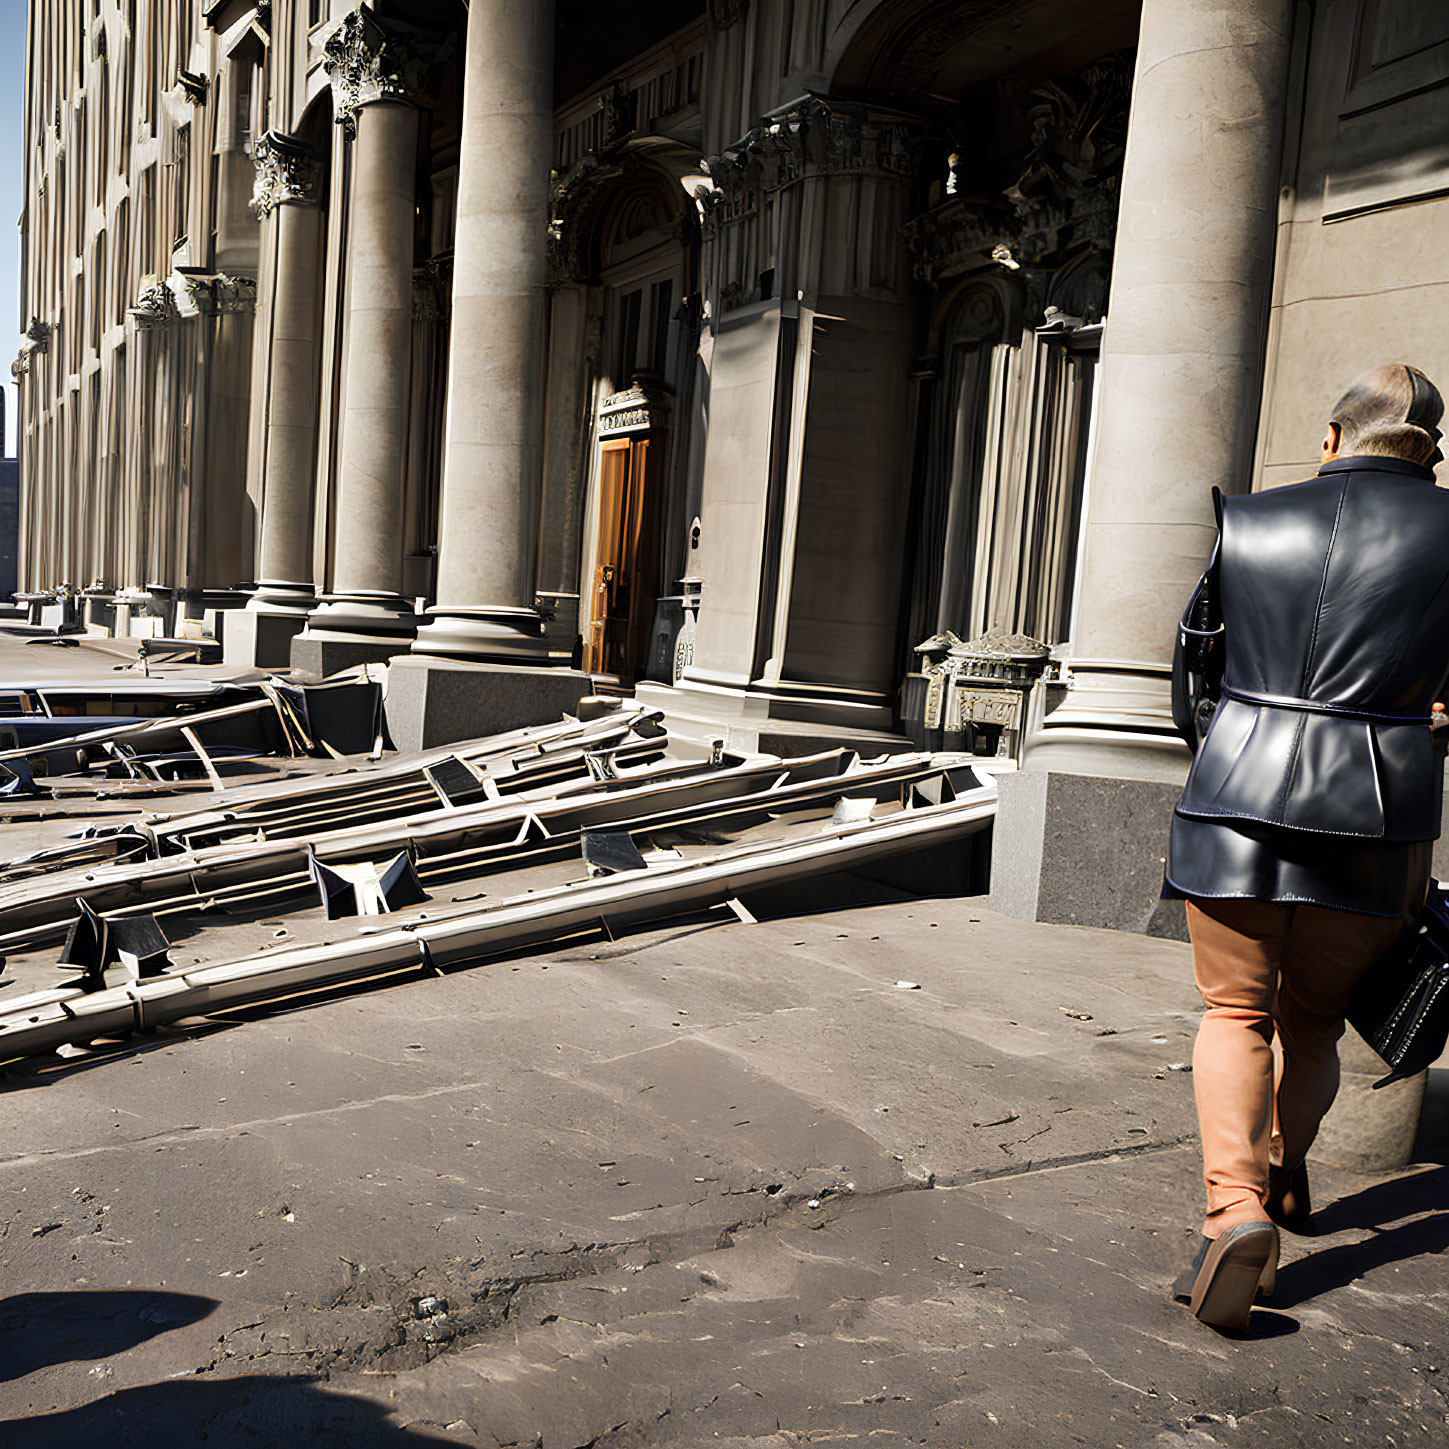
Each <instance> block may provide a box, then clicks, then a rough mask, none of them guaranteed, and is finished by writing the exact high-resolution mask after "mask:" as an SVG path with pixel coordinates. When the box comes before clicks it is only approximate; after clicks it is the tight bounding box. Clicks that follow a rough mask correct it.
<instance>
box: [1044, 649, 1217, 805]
mask: <svg viewBox="0 0 1449 1449" xmlns="http://www.w3.org/2000/svg"><path fill="white" fill-rule="evenodd" d="M1068 678H1069V688H1068V689H1067V692H1066V695H1065V698H1064V699H1063V700H1062V702H1061V703H1060V704H1059V705H1058V706H1057V707H1056V708H1055V709H1053V710H1052V711H1051V713H1049V714H1048V715H1047V716H1046V717H1045V718H1044V719H1043V720H1042V723H1041V727H1040V728H1039V729H1037V730H1035V731H1033V732H1032V733H1031V734H1030V735H1029V736H1028V737H1027V740H1026V746H1025V750H1024V752H1023V756H1022V758H1023V760H1024V762H1025V764H1026V766H1027V768H1029V769H1033V770H1050V771H1060V772H1062V773H1066V774H1075V775H1095V776H1121V777H1123V778H1126V779H1135V780H1161V781H1165V782H1168V783H1175V784H1176V786H1177V788H1178V789H1179V790H1180V789H1181V788H1182V783H1183V781H1184V780H1185V779H1186V777H1187V767H1188V764H1189V763H1190V760H1189V756H1188V751H1187V746H1186V745H1185V744H1183V742H1182V739H1181V737H1180V736H1179V735H1178V733H1177V726H1176V725H1174V724H1173V722H1172V671H1171V669H1170V668H1169V667H1168V666H1167V665H1165V664H1131V663H1122V662H1119V661H1116V660H1096V659H1074V660H1072V661H1071V663H1070V665H1069V675H1068Z"/></svg>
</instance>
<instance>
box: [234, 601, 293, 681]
mask: <svg viewBox="0 0 1449 1449" xmlns="http://www.w3.org/2000/svg"><path fill="white" fill-rule="evenodd" d="M306 624H307V616H306V615H305V614H300V613H298V614H272V613H266V612H263V611H261V610H257V609H233V610H231V611H230V613H228V614H227V616H226V620H225V630H224V632H223V634H222V639H221V652H222V658H223V659H224V660H225V661H226V662H227V664H229V665H230V666H231V667H232V668H233V669H285V668H287V667H288V666H289V665H290V664H291V662H292V640H293V639H295V638H296V637H297V635H298V634H300V633H301V632H302V630H303V629H304V628H305V627H306Z"/></svg>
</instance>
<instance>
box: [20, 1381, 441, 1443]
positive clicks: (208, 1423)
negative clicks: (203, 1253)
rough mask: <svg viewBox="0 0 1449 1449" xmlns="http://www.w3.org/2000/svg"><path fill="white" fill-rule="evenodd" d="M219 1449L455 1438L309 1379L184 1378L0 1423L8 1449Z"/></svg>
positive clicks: (427, 1440)
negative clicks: (91, 1448)
mask: <svg viewBox="0 0 1449 1449" xmlns="http://www.w3.org/2000/svg"><path fill="white" fill-rule="evenodd" d="M168 1440H169V1442H170V1443H172V1444H175V1445H178V1446H181V1445H186V1446H190V1445H194V1444H202V1443H204V1444H205V1445H206V1446H207V1449H224V1446H228V1445H233V1444H236V1445H242V1444H245V1445H248V1446H251V1449H257V1446H260V1445H290V1444H326V1445H345V1446H347V1449H374V1446H378V1449H408V1446H415V1449H423V1446H426V1445H430V1444H432V1445H443V1444H454V1445H455V1444H457V1443H458V1442H459V1441H458V1440H457V1439H450V1438H444V1437H442V1436H440V1435H436V1434H430V1433H428V1432H427V1431H426V1430H420V1429H403V1428H398V1427H397V1426H396V1425H394V1424H391V1423H389V1422H388V1419H387V1410H386V1409H385V1408H383V1406H382V1405H380V1404H374V1403H371V1402H369V1401H368V1400H365V1399H354V1398H349V1397H346V1396H345V1395H341V1394H329V1393H326V1392H324V1391H323V1390H322V1389H321V1388H320V1387H318V1381H317V1380H315V1379H309V1378H267V1377H265V1376H261V1375H252V1376H249V1377H246V1378H235V1379H204V1380H198V1379H188V1380H180V1381H171V1382H167V1383H159V1384H146V1385H143V1386H141V1387H139V1388H134V1389H122V1390H120V1391H119V1392H118V1393H114V1394H109V1395H107V1396H106V1397H105V1398H104V1399H97V1400H96V1402H95V1403H93V1404H86V1405H85V1406H84V1407H82V1408H78V1409H66V1410H63V1411H62V1412H60V1413H55V1414H41V1415H37V1416H35V1417H32V1418H27V1419H13V1420H10V1421H8V1422H3V1423H0V1443H3V1444H4V1445H5V1449H58V1446H63V1445H64V1446H68V1445H76V1446H80V1445H93V1444H94V1445H102V1444H103V1445H105V1446H106V1449H130V1446H137V1449H140V1446H145V1449H153V1446H154V1445H156V1444H158V1443H162V1444H164V1443H166V1442H167V1441H168Z"/></svg>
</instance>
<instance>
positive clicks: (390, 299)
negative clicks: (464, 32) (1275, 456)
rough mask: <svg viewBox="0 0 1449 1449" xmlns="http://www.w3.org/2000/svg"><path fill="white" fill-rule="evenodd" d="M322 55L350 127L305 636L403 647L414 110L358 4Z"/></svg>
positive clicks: (393, 55) (388, 39) (394, 54)
mask: <svg viewBox="0 0 1449 1449" xmlns="http://www.w3.org/2000/svg"><path fill="white" fill-rule="evenodd" d="M325 64H326V67H327V70H328V72H329V74H330V75H331V78H332V86H333V92H334V98H335V102H336V107H335V112H336V117H337V120H338V121H339V123H341V124H343V125H345V126H346V127H347V128H348V129H349V131H351V132H352V133H353V138H352V140H351V141H350V143H349V144H350V147H351V152H352V156H351V165H352V182H351V197H350V203H349V212H348V231H347V274H348V281H347V360H346V380H345V400H344V404H343V413H342V418H341V424H340V427H339V439H340V444H341V448H342V467H341V474H340V479H339V483H338V495H337V521H336V533H335V549H336V552H335V563H334V567H333V592H332V593H331V594H329V595H328V596H327V598H326V600H325V601H324V603H323V604H322V605H321V607H320V608H318V609H317V610H316V611H315V612H314V613H313V614H312V616H311V619H310V621H309V623H308V625H307V634H306V636H305V637H310V638H314V639H329V638H331V639H337V638H342V639H346V640H348V641H358V640H362V641H367V640H372V641H376V642H377V643H379V644H382V645H388V644H389V643H392V644H396V645H398V646H399V647H405V641H406V640H407V639H409V638H410V637H411V636H412V634H413V631H414V629H415V627H416V626H415V615H414V613H413V609H412V605H411V604H410V603H409V602H407V601H406V600H405V599H403V598H402V596H401V593H400V590H401V587H402V518H403V483H404V472H405V468H406V459H407V452H406V442H407V413H408V406H407V405H408V369H409V363H410V359H411V352H412V276H413V227H414V217H415V212H416V185H415V173H416V168H417V144H418V113H417V110H416V109H415V108H414V106H413V105H412V104H411V103H410V102H409V101H408V99H407V96H406V90H405V88H404V81H403V79H402V77H403V75H404V73H405V72H406V71H407V69H408V67H407V65H406V62H405V58H404V52H403V47H402V42H401V41H400V40H399V39H398V38H397V37H396V36H395V35H393V34H391V33H389V32H387V31H385V30H384V29H383V28H382V26H381V25H379V23H378V22H377V21H376V20H375V19H374V18H373V16H372V14H371V12H370V11H369V10H367V8H366V7H365V6H364V7H361V8H360V9H359V10H357V11H354V12H353V13H352V14H351V15H349V16H348V17H347V19H346V20H345V21H344V22H343V25H342V27H341V29H340V30H339V31H338V32H337V34H336V35H335V36H334V37H333V38H332V39H331V40H330V41H328V44H327V50H326V61H325Z"/></svg>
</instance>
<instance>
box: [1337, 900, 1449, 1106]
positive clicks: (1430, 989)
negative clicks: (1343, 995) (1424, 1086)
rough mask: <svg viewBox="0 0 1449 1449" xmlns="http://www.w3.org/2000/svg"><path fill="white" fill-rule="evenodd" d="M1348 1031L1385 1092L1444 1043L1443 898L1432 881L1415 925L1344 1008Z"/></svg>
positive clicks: (1448, 919)
mask: <svg viewBox="0 0 1449 1449" xmlns="http://www.w3.org/2000/svg"><path fill="white" fill-rule="evenodd" d="M1348 1020H1349V1022H1350V1023H1351V1024H1352V1026H1353V1029H1354V1030H1355V1031H1356V1032H1357V1033H1358V1034H1359V1035H1360V1036H1361V1037H1362V1038H1363V1039H1364V1040H1365V1041H1366V1042H1367V1043H1368V1044H1369V1045H1370V1046H1371V1047H1372V1048H1373V1049H1374V1051H1376V1052H1377V1053H1378V1054H1379V1056H1381V1057H1382V1058H1383V1060H1384V1065H1385V1066H1387V1067H1388V1068H1389V1074H1388V1076H1386V1077H1384V1078H1382V1079H1381V1080H1379V1081H1377V1082H1375V1083H1374V1087H1375V1088H1378V1087H1387V1086H1388V1085H1389V1083H1390V1082H1401V1081H1403V1080H1404V1079H1405V1078H1407V1077H1412V1076H1415V1075H1417V1074H1418V1073H1419V1072H1422V1071H1423V1070H1424V1069H1425V1068H1426V1067H1430V1066H1432V1065H1433V1064H1434V1063H1435V1062H1436V1061H1438V1059H1439V1058H1440V1057H1441V1056H1442V1055H1443V1054H1444V1047H1445V1045H1446V1043H1449V898H1446V896H1445V894H1444V889H1443V887H1442V886H1441V885H1440V883H1439V882H1438V881H1437V880H1431V881H1430V882H1429V894H1428V897H1427V898H1426V899H1425V901H1424V908H1423V910H1422V911H1420V913H1419V918H1418V921H1417V923H1416V924H1415V925H1414V926H1412V927H1410V928H1409V929H1408V930H1406V931H1405V933H1404V934H1403V935H1402V936H1400V937H1399V939H1398V940H1397V941H1396V942H1395V943H1394V944H1393V945H1392V946H1391V947H1389V949H1388V950H1387V951H1386V952H1385V953H1384V954H1383V955H1382V956H1380V957H1379V959H1378V960H1377V961H1375V962H1374V964H1373V965H1372V966H1371V967H1370V968H1369V970H1368V972H1367V974H1366V975H1365V977H1364V980H1363V982H1362V984H1361V985H1360V986H1359V988H1358V990H1357V991H1356V992H1355V993H1354V996H1353V1000H1352V1001H1351V1002H1350V1003H1349V1009H1348Z"/></svg>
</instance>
